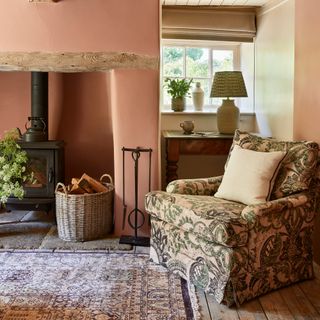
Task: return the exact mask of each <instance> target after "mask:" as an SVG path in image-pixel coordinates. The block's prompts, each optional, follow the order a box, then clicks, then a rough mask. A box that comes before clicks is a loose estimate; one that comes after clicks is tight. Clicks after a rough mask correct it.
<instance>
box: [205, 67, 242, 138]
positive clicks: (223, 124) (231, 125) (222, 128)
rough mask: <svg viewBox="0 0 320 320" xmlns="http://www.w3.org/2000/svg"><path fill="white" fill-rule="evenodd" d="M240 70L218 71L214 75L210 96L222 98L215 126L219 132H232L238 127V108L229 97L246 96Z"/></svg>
mask: <svg viewBox="0 0 320 320" xmlns="http://www.w3.org/2000/svg"><path fill="white" fill-rule="evenodd" d="M247 96H248V94H247V90H246V85H245V83H244V80H243V76H242V73H241V71H219V72H216V73H215V75H214V79H213V83H212V88H211V94H210V97H214V98H227V99H223V102H222V105H221V106H220V107H219V108H218V110H217V126H218V131H219V132H220V133H225V134H233V133H234V131H235V130H236V129H237V128H238V127H239V114H240V112H239V108H238V107H236V105H235V104H234V100H233V99H229V98H230V97H247Z"/></svg>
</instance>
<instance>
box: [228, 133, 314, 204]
mask: <svg viewBox="0 0 320 320" xmlns="http://www.w3.org/2000/svg"><path fill="white" fill-rule="evenodd" d="M234 145H239V146H240V147H242V148H244V149H250V150H255V151H261V152H270V151H286V152H287V155H286V157H285V158H284V159H283V161H282V163H281V166H280V169H279V172H278V174H277V177H276V180H275V183H274V187H273V191H272V194H271V199H278V198H282V197H285V196H288V195H290V194H293V193H297V192H300V191H303V190H307V189H308V187H309V184H310V181H311V179H312V175H313V174H314V172H315V168H316V165H317V159H318V151H319V146H318V144H317V143H315V142H312V141H302V142H300V141H277V140H274V139H268V138H261V137H259V136H256V135H253V134H250V133H247V132H242V131H240V130H236V132H235V135H234V138H233V144H232V146H231V150H232V149H233V147H234ZM227 165H228V161H227V163H226V166H227Z"/></svg>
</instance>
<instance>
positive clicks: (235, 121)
mask: <svg viewBox="0 0 320 320" xmlns="http://www.w3.org/2000/svg"><path fill="white" fill-rule="evenodd" d="M239 115H240V112H239V108H238V107H236V106H235V104H234V100H232V99H223V102H222V105H221V106H220V107H219V108H218V110H217V126H218V131H219V132H220V133H224V134H234V132H235V130H236V129H238V127H239Z"/></svg>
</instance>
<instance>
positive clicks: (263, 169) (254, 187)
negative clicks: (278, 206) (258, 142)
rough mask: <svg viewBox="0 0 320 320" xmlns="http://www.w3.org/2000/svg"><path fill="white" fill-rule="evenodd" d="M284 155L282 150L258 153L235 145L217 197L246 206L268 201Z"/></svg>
mask: <svg viewBox="0 0 320 320" xmlns="http://www.w3.org/2000/svg"><path fill="white" fill-rule="evenodd" d="M285 155H286V152H283V151H275V152H259V151H252V150H248V149H242V148H241V147H239V146H238V145H235V146H234V148H233V150H232V152H231V155H230V159H229V162H228V167H227V169H226V171H225V173H224V175H223V178H222V182H221V184H220V186H219V189H218V191H217V192H216V194H215V195H214V196H215V197H217V198H224V199H227V200H232V201H237V202H241V203H244V204H247V205H250V204H255V203H261V202H265V201H268V200H269V197H270V194H271V191H272V187H273V184H274V181H275V177H276V175H277V172H278V169H279V167H280V163H281V161H282V159H283V158H284V157H285Z"/></svg>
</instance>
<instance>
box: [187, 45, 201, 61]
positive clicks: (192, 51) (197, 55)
mask: <svg viewBox="0 0 320 320" xmlns="http://www.w3.org/2000/svg"><path fill="white" fill-rule="evenodd" d="M187 56H188V57H190V58H191V59H192V60H193V61H197V60H200V59H201V58H202V56H203V49H202V48H188V49H187Z"/></svg>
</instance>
